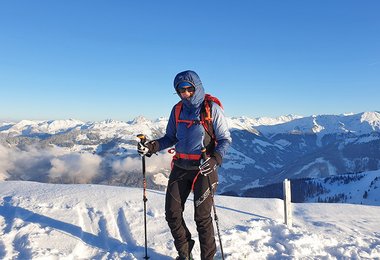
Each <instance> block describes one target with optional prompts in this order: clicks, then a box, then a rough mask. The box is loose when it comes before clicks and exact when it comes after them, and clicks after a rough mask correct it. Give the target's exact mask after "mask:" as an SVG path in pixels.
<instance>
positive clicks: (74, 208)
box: [0, 182, 380, 260]
mask: <svg viewBox="0 0 380 260" xmlns="http://www.w3.org/2000/svg"><path fill="white" fill-rule="evenodd" d="M147 197H148V202H147V208H148V214H147V225H148V247H149V249H148V255H149V256H150V257H151V259H157V260H161V259H162V260H165V259H172V258H173V257H175V255H176V253H175V249H174V246H173V240H172V238H171V234H170V232H169V229H168V227H167V225H166V222H165V216H164V200H165V197H164V192H162V191H155V190H148V192H147ZM187 203H188V206H187V208H186V210H185V219H186V221H187V223H188V227H189V229H190V231H191V232H192V234H193V237H194V239H195V240H196V245H195V247H194V250H193V253H194V257H195V259H200V258H199V242H198V241H197V240H198V239H197V233H196V228H195V225H194V222H193V212H192V206H191V204H192V201H191V198H190V199H189V201H188V202H187ZM216 205H217V213H218V216H219V224H220V227H221V236H222V241H223V247H224V252H225V255H226V259H229V260H235V259H306V258H307V259H378V258H380V234H379V232H378V231H379V230H378V228H379V226H380V207H376V206H361V205H348V204H293V212H294V220H293V222H294V226H293V228H288V227H287V226H285V225H284V224H283V207H282V202H281V200H278V199H250V198H236V197H224V196H216ZM218 249H219V248H218ZM218 252H220V251H218ZM143 256H144V227H143V202H142V190H141V189H138V188H125V187H110V186H101V185H57V184H41V183H33V182H0V258H1V259H142V257H143ZM217 256H218V257H220V253H218V255H217Z"/></svg>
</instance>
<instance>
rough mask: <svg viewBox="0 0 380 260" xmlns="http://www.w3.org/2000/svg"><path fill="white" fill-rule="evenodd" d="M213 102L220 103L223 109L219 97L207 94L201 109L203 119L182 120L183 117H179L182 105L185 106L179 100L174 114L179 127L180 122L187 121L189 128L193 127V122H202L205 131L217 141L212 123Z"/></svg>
mask: <svg viewBox="0 0 380 260" xmlns="http://www.w3.org/2000/svg"><path fill="white" fill-rule="evenodd" d="M212 102H214V103H216V104H218V105H219V106H220V107H221V108H222V109H223V105H222V103H221V102H220V100H219V99H218V98H216V97H213V96H211V95H210V94H206V95H205V99H204V102H203V107H202V109H201V120H200V121H199V120H182V119H179V116H180V114H181V110H182V106H183V103H182V101H179V102H178V103H177V104H176V105H175V114H174V115H175V122H176V127H178V123H187V128H189V127H191V126H192V125H193V124H198V123H199V124H202V125H203V127H204V129H205V131H206V132H207V134H208V135H209V136H210V137H211V139H212V140H214V142H215V141H216V140H215V133H214V128H213V125H212V117H211V106H212V104H211V103H212Z"/></svg>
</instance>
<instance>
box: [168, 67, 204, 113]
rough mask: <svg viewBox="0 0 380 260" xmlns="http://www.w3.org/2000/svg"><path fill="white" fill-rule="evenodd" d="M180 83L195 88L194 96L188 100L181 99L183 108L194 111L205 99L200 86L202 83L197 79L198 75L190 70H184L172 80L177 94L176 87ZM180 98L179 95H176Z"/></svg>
mask: <svg viewBox="0 0 380 260" xmlns="http://www.w3.org/2000/svg"><path fill="white" fill-rule="evenodd" d="M182 82H189V83H190V84H191V85H193V86H194V87H195V92H194V95H193V96H192V97H191V98H190V99H189V100H187V99H182V102H183V104H184V106H185V107H187V108H189V109H192V108H193V109H196V108H199V107H200V106H201V105H202V102H203V101H204V99H205V91H204V88H203V85H202V81H201V79H200V78H199V76H198V74H197V73H195V72H194V71H191V70H186V71H183V72H180V73H178V74H177V76H175V78H174V89H175V91H176V92H177V86H178V85H179V84H180V83H182ZM177 93H178V92H177ZM178 96H179V97H180V98H181V95H180V94H178Z"/></svg>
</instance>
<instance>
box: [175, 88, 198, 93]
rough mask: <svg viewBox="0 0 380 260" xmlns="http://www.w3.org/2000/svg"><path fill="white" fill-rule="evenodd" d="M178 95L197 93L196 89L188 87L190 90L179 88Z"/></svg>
mask: <svg viewBox="0 0 380 260" xmlns="http://www.w3.org/2000/svg"><path fill="white" fill-rule="evenodd" d="M177 91H178V93H185V92H186V91H187V92H195V87H188V88H179V89H178V90H177Z"/></svg>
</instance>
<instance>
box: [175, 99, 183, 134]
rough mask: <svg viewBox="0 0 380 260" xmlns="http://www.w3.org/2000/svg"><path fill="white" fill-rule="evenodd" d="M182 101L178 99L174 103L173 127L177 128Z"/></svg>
mask: <svg viewBox="0 0 380 260" xmlns="http://www.w3.org/2000/svg"><path fill="white" fill-rule="evenodd" d="M182 105H183V104H182V101H179V102H178V103H177V104H176V105H175V108H174V109H175V110H174V116H175V127H176V128H178V123H179V115H180V114H181V110H182Z"/></svg>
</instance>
